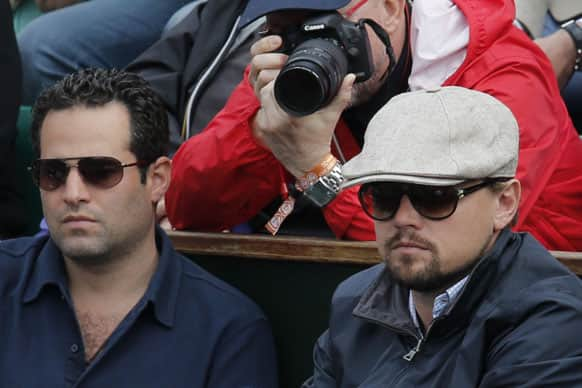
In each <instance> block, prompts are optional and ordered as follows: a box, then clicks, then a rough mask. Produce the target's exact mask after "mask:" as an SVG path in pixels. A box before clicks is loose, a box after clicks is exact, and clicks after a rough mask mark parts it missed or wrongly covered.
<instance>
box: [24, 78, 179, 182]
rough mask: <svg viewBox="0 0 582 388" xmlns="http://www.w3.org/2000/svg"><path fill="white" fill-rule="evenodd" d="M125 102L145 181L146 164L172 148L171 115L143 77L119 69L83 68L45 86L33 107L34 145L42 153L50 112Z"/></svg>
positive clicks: (132, 147) (133, 148)
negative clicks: (43, 138)
mask: <svg viewBox="0 0 582 388" xmlns="http://www.w3.org/2000/svg"><path fill="white" fill-rule="evenodd" d="M112 101H117V102H120V103H122V104H123V105H124V106H125V107H126V108H127V110H128V111H129V115H130V123H131V124H130V143H129V149H130V151H131V152H132V153H133V154H134V155H135V156H136V158H137V160H139V161H142V162H144V165H145V166H144V167H142V168H141V176H142V182H145V177H146V170H147V166H149V165H150V164H151V163H152V162H154V161H155V160H156V159H157V158H159V157H160V156H165V155H166V154H167V153H168V150H169V141H170V140H169V129H168V117H167V115H166V110H165V108H164V105H163V103H162V101H161V99H160V98H159V97H158V96H157V94H156V93H155V92H154V91H153V90H152V88H151V87H150V86H149V84H148V83H147V82H146V81H145V80H144V79H143V78H141V77H140V76H138V75H137V74H133V73H128V72H125V71H120V70H115V69H112V70H105V69H83V70H80V71H78V72H76V73H73V74H70V75H68V76H66V77H65V78H63V79H62V80H60V81H58V82H57V83H56V84H54V85H53V86H51V87H49V88H47V89H45V90H44V91H43V92H42V93H41V94H40V96H39V97H38V98H37V100H36V103H35V104H34V107H33V109H32V125H31V136H32V147H33V150H34V152H35V153H36V155H40V128H41V127H42V124H43V122H44V119H45V117H46V115H47V114H48V112H50V111H54V110H63V109H68V108H72V107H75V106H86V107H98V106H103V105H106V104H107V103H109V102H112Z"/></svg>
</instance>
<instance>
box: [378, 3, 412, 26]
mask: <svg viewBox="0 0 582 388" xmlns="http://www.w3.org/2000/svg"><path fill="white" fill-rule="evenodd" d="M381 2H382V5H383V6H384V8H385V9H386V12H384V13H382V15H383V16H382V20H381V21H378V22H380V24H381V25H382V27H384V29H385V30H386V32H388V34H392V33H393V32H394V31H396V30H397V28H398V24H399V23H401V22H402V21H404V18H403V17H402V15H403V14H404V7H406V0H381Z"/></svg>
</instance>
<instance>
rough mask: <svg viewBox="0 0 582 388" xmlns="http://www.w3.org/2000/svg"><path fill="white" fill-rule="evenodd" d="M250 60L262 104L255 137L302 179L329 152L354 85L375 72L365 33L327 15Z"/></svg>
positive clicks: (267, 43)
mask: <svg viewBox="0 0 582 388" xmlns="http://www.w3.org/2000/svg"><path fill="white" fill-rule="evenodd" d="M287 54H289V55H287ZM251 55H252V56H253V59H252V61H251V70H250V74H249V80H250V82H251V84H252V85H253V88H254V91H255V94H256V95H257V98H259V100H260V101H261V109H260V110H259V111H258V113H257V115H256V116H255V118H254V122H253V131H254V135H255V137H256V138H257V139H259V141H261V142H262V143H263V144H264V145H265V146H266V147H268V148H269V149H270V150H271V151H272V152H273V154H274V155H275V157H276V158H277V159H278V160H279V161H280V162H281V163H282V164H283V165H284V166H285V167H286V168H287V170H288V171H289V172H291V173H292V174H293V175H295V176H302V175H303V174H304V173H305V171H309V170H310V169H311V168H312V167H313V166H314V165H315V164H317V163H318V162H319V161H320V160H321V158H322V157H323V156H325V155H326V154H328V153H329V152H330V143H331V138H332V135H333V131H334V129H335V126H336V124H337V121H338V120H339V117H340V116H341V114H342V112H343V110H344V109H345V108H346V107H347V106H348V104H349V102H350V99H351V86H352V84H353V82H354V81H355V82H360V81H365V80H366V79H368V78H369V77H370V75H371V74H372V72H373V65H372V59H371V52H370V46H369V41H368V36H367V33H366V29H365V27H364V25H363V23H354V22H350V21H348V20H346V19H344V18H343V17H341V15H339V14H338V13H337V12H325V13H322V14H317V15H315V16H313V17H311V18H309V19H307V20H306V21H304V22H303V23H302V24H301V25H299V26H293V27H291V28H288V29H287V30H286V31H285V32H284V33H283V34H282V36H276V35H272V36H267V37H265V38H262V39H260V40H259V41H257V42H256V43H255V44H254V45H253V47H252V48H251ZM348 73H354V75H352V76H347V77H346V74H348Z"/></svg>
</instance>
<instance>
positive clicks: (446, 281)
mask: <svg viewBox="0 0 582 388" xmlns="http://www.w3.org/2000/svg"><path fill="white" fill-rule="evenodd" d="M403 237H404V239H405V240H406V241H410V242H413V243H416V244H419V245H421V246H422V247H423V248H425V249H427V250H428V251H429V252H430V257H429V258H428V260H423V261H424V262H425V264H424V265H423V267H422V269H421V270H419V271H416V272H413V269H412V266H413V265H414V264H417V263H418V260H419V259H417V258H414V257H412V256H411V255H402V256H400V257H399V259H398V261H397V262H396V261H395V260H393V259H392V258H391V256H392V248H391V247H392V246H393V245H394V244H395V243H396V242H398V241H399V240H402V239H403ZM489 241H490V239H488V240H487V241H486V243H485V244H484V245H483V248H482V249H481V251H480V253H479V254H478V255H477V256H476V257H475V258H474V259H472V260H468V261H466V262H464V263H463V264H462V265H461V266H460V267H457V268H454V269H453V270H451V271H448V272H443V270H442V262H443V260H442V258H441V257H440V256H439V254H438V249H437V248H436V247H435V245H434V244H432V243H431V242H430V241H428V240H426V239H424V238H422V237H420V236H418V235H416V234H415V233H414V232H413V231H409V230H406V229H404V230H400V231H398V233H396V235H394V236H393V237H392V238H390V239H389V240H387V241H386V242H385V243H384V248H385V256H384V262H385V263H386V270H387V272H388V275H390V277H391V278H392V279H393V280H394V281H396V282H398V283H399V284H401V285H402V286H403V287H405V288H409V289H411V290H414V291H418V292H441V291H443V290H446V289H447V288H448V287H450V286H452V285H453V284H455V283H456V282H458V281H459V280H461V279H462V278H464V277H465V276H466V275H467V274H469V273H470V272H471V271H472V269H473V268H474V267H475V265H476V264H477V262H478V260H479V258H480V257H481V256H482V255H483V253H484V252H485V250H486V249H487V246H488V245H489Z"/></svg>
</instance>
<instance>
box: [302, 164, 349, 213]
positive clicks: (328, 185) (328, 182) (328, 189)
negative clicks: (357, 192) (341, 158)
mask: <svg viewBox="0 0 582 388" xmlns="http://www.w3.org/2000/svg"><path fill="white" fill-rule="evenodd" d="M343 181H344V176H343V174H342V165H341V163H340V162H337V163H336V164H335V166H333V168H332V169H331V171H329V172H328V173H327V174H325V175H324V176H321V177H319V179H318V180H317V181H316V182H315V183H314V184H312V185H311V186H309V187H308V188H306V189H305V190H304V191H303V195H305V196H306V197H307V198H309V199H310V200H311V202H313V203H314V204H315V205H316V206H319V207H324V206H326V205H327V204H328V203H330V202H331V201H332V200H333V199H334V198H335V197H336V195H337V194H338V193H339V192H340V189H341V184H342V182H343Z"/></svg>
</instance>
